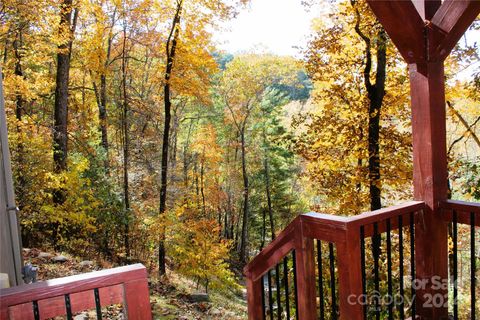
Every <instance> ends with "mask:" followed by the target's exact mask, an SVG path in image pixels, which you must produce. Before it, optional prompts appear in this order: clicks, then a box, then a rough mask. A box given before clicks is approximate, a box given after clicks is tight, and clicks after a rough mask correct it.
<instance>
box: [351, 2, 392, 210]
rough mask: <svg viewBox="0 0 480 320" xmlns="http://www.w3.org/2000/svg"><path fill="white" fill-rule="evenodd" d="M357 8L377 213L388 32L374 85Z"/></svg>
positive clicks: (380, 40) (380, 39)
mask: <svg viewBox="0 0 480 320" xmlns="http://www.w3.org/2000/svg"><path fill="white" fill-rule="evenodd" d="M350 3H351V5H352V7H353V8H354V9H355V15H356V23H355V31H356V33H357V34H358V35H359V36H360V37H361V38H362V40H363V41H364V42H365V68H364V70H363V77H364V82H365V88H366V90H367V95H368V100H369V106H368V178H369V189H370V210H377V209H380V208H381V207H382V200H381V186H380V184H381V183H380V182H381V180H380V144H379V138H380V111H381V108H382V103H383V98H384V97H385V80H386V68H387V36H386V34H385V30H383V28H382V27H380V31H379V32H378V34H377V38H376V39H375V40H376V41H375V43H376V44H377V56H376V59H377V66H376V76H375V83H374V84H372V82H371V80H370V76H371V71H372V64H373V63H372V60H373V59H372V52H371V50H372V45H371V41H372V40H371V39H370V38H369V37H368V36H366V35H365V34H364V33H363V32H362V30H361V29H360V19H361V16H360V12H359V10H358V8H357V7H356V6H357V2H356V0H350Z"/></svg>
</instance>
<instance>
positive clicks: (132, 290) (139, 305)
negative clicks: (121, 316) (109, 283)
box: [123, 270, 152, 320]
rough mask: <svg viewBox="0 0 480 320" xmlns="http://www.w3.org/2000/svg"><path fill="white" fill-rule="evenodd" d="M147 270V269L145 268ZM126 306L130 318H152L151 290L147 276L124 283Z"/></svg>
mask: <svg viewBox="0 0 480 320" xmlns="http://www.w3.org/2000/svg"><path fill="white" fill-rule="evenodd" d="M145 272H146V270H145ZM123 290H124V295H123V297H124V306H123V307H124V308H125V309H126V314H127V319H128V320H151V319H152V307H151V306H150V292H149V290H148V282H147V277H146V276H145V278H144V279H137V280H133V281H127V282H125V283H124V285H123Z"/></svg>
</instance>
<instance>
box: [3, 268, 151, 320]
mask: <svg viewBox="0 0 480 320" xmlns="http://www.w3.org/2000/svg"><path fill="white" fill-rule="evenodd" d="M112 304H123V310H124V314H125V315H126V316H127V318H128V319H129V320H131V319H138V320H150V319H151V318H152V315H151V308H150V299H149V289H148V281H147V271H146V269H145V267H144V266H143V265H141V264H135V265H131V266H125V267H119V268H114V269H109V270H102V271H95V272H90V273H85V274H81V275H75V276H70V277H65V278H58V279H53V280H48V281H42V282H37V283H33V284H28V285H22V286H18V287H13V288H8V289H1V290H0V319H1V320H6V319H35V320H36V319H48V318H53V317H56V316H64V315H66V316H67V319H72V317H73V315H74V314H75V313H78V312H80V311H85V310H89V309H96V313H97V319H102V306H108V305H112Z"/></svg>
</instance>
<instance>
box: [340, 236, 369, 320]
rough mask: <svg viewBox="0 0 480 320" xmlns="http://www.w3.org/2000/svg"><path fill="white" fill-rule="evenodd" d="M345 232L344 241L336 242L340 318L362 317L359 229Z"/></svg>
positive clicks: (354, 318) (352, 319) (355, 318)
mask: <svg viewBox="0 0 480 320" xmlns="http://www.w3.org/2000/svg"><path fill="white" fill-rule="evenodd" d="M350 229H352V228H349V230H347V232H346V237H345V238H346V241H345V242H339V243H337V261H338V279H339V296H340V318H341V319H345V320H361V319H362V320H366V319H363V306H362V304H361V301H362V294H363V288H362V262H361V261H362V260H361V252H360V230H359V229H358V227H357V229H358V230H350Z"/></svg>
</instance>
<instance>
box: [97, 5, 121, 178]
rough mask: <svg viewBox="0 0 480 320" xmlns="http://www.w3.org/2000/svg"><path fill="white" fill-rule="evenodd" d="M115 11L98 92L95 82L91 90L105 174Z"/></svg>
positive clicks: (107, 167) (106, 168)
mask: <svg viewBox="0 0 480 320" xmlns="http://www.w3.org/2000/svg"><path fill="white" fill-rule="evenodd" d="M116 12H117V11H116V9H115V10H114V12H113V14H112V26H111V28H110V32H109V34H108V39H107V52H106V57H105V62H104V65H103V67H104V69H103V70H102V72H101V73H100V90H97V85H96V83H95V81H94V82H93V88H94V90H95V95H96V96H97V105H98V120H99V124H100V125H99V129H100V134H101V135H102V138H101V146H102V148H103V149H104V150H105V161H104V168H105V171H106V172H107V174H109V172H110V165H109V156H108V151H109V144H108V123H107V75H106V70H107V68H108V65H109V63H110V55H111V52H112V41H113V32H112V30H113V26H114V24H115V16H116Z"/></svg>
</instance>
